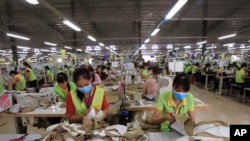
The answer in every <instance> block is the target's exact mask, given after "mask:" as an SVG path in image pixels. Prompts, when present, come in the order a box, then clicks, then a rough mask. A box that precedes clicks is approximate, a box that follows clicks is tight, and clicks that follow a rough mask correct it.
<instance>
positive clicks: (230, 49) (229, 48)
mask: <svg viewBox="0 0 250 141" xmlns="http://www.w3.org/2000/svg"><path fill="white" fill-rule="evenodd" d="M234 49H236V48H235V47H234V48H228V50H234Z"/></svg>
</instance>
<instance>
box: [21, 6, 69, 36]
mask: <svg viewBox="0 0 250 141" xmlns="http://www.w3.org/2000/svg"><path fill="white" fill-rule="evenodd" d="M19 3H21V4H23V5H24V6H25V8H27V9H28V11H30V13H31V14H33V15H34V16H35V17H36V18H37V19H39V20H40V21H41V22H43V23H44V24H45V25H47V26H48V27H50V28H51V29H52V30H53V31H54V32H55V33H57V34H58V35H59V36H60V38H61V39H66V37H65V36H64V35H65V34H64V32H63V31H62V30H61V29H60V28H59V27H58V26H57V25H56V24H55V23H54V22H52V21H51V20H49V19H48V18H47V17H45V16H44V15H43V14H42V13H41V12H39V11H37V10H35V8H34V6H33V5H30V4H28V3H27V2H23V1H19Z"/></svg>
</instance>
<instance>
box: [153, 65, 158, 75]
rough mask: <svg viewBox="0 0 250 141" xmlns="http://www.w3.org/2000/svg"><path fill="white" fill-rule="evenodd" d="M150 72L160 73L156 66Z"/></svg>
mask: <svg viewBox="0 0 250 141" xmlns="http://www.w3.org/2000/svg"><path fill="white" fill-rule="evenodd" d="M152 72H153V74H154V75H159V74H160V70H159V68H158V67H153V68H152Z"/></svg>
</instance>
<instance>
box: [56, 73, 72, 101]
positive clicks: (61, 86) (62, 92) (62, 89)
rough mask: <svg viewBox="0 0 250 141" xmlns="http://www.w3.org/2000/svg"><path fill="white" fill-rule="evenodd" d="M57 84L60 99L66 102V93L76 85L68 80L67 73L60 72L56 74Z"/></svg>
mask: <svg viewBox="0 0 250 141" xmlns="http://www.w3.org/2000/svg"><path fill="white" fill-rule="evenodd" d="M56 82H57V83H56V84H55V85H54V91H55V93H56V94H57V95H58V96H59V101H61V102H65V101H66V95H67V94H68V93H69V92H70V91H71V90H75V89H76V85H75V83H73V82H68V76H67V74H65V73H63V72H60V73H58V74H57V76H56Z"/></svg>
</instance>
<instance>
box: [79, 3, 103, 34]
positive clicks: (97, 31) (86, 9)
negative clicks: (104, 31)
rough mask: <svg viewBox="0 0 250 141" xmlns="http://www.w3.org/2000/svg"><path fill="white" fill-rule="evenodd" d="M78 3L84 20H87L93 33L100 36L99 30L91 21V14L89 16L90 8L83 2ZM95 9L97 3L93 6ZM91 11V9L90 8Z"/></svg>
mask: <svg viewBox="0 0 250 141" xmlns="http://www.w3.org/2000/svg"><path fill="white" fill-rule="evenodd" d="M77 1H78V3H79V4H80V6H81V9H80V10H81V11H83V13H84V14H85V16H86V18H87V22H90V24H91V26H92V27H93V29H94V32H95V34H96V35H100V30H99V29H98V28H97V26H96V24H95V22H94V21H91V18H92V14H91V12H92V11H91V7H90V6H89V4H88V3H87V2H85V1H84V0H77ZM98 3H101V0H99V2H98ZM95 7H97V2H96V4H95ZM92 10H93V8H92Z"/></svg>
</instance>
